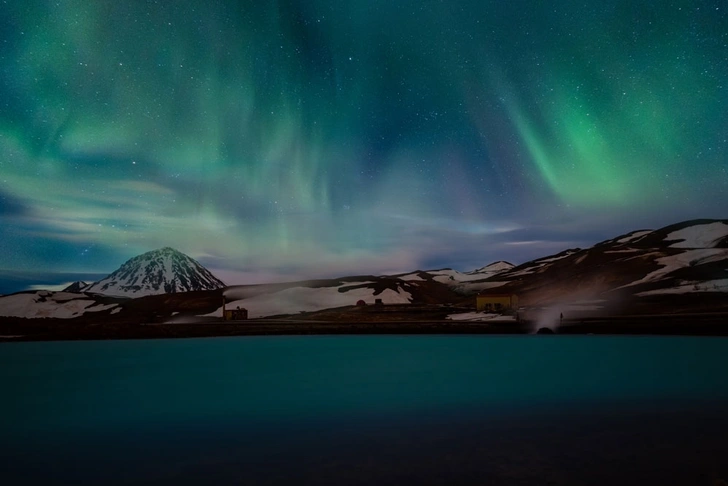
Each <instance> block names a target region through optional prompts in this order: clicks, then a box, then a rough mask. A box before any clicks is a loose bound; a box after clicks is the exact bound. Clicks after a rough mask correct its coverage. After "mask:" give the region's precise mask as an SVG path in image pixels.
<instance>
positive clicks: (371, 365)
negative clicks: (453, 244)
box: [0, 336, 728, 485]
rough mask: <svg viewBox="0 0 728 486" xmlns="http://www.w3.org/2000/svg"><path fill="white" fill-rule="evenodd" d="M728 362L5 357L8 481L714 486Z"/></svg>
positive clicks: (526, 346) (335, 354)
mask: <svg viewBox="0 0 728 486" xmlns="http://www.w3.org/2000/svg"><path fill="white" fill-rule="evenodd" d="M727 365H728V339H725V338H706V337H602V336H513V337H511V336H496V337H494V336H300V337H242V338H219V339H217V338H215V339H183V340H149V341H94V342H48V343H8V344H2V345H0V383H2V387H3V388H2V389H3V398H2V400H1V401H0V434H1V437H2V441H1V442H0V483H1V484H37V483H38V482H45V483H50V484H99V483H100V482H103V483H105V484H139V483H146V484H199V483H201V482H203V483H207V484H230V483H236V484H290V483H297V484H534V485H535V484H549V483H551V484H587V483H589V484H617V483H619V484H646V483H645V482H644V481H646V480H649V481H650V482H652V481H656V480H660V478H662V480H663V481H667V482H664V483H663V484H711V481H712V480H713V479H715V478H718V477H723V478H725V479H728V412H726V411H727V410H728V366H727ZM676 481H679V482H676Z"/></svg>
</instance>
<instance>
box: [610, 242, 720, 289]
mask: <svg viewBox="0 0 728 486" xmlns="http://www.w3.org/2000/svg"><path fill="white" fill-rule="evenodd" d="M726 259H728V249H723V248H704V249H698V250H686V251H684V252H682V253H678V254H676V255H669V256H666V257H662V258H657V259H656V260H655V261H656V262H657V264H659V265H661V268H659V269H657V270H655V271H653V272H650V273H648V274H647V275H645V276H644V277H642V278H641V279H639V280H637V281H634V282H632V283H629V284H627V285H623V286H622V287H620V288H624V287H632V286H634V285H639V284H643V283H648V282H654V281H657V280H661V279H662V278H664V277H666V276H667V275H668V274H669V273H672V272H674V271H675V270H678V269H680V268H685V267H690V266H695V265H701V264H705V263H711V262H716V261H720V260H726Z"/></svg>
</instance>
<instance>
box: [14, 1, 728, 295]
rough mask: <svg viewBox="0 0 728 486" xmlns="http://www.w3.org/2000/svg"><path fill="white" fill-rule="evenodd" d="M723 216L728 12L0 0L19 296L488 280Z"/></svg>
mask: <svg viewBox="0 0 728 486" xmlns="http://www.w3.org/2000/svg"><path fill="white" fill-rule="evenodd" d="M726 208H728V4H726V3H725V1H724V0H716V1H699V0H698V1H694V0H686V1H662V2H655V1H654V0H649V1H645V0H615V1H608V2H605V1H603V0H579V1H574V0H559V1H557V2H544V1H537V0H520V1H517V0H516V1H504V0H472V1H456V0H453V1H428V0H412V1H410V0H396V1H393V0H279V1H273V0H271V1H253V0H250V1H222V0H221V1H219V2H207V1H201V0H197V1H192V0H175V1H167V0H159V1H142V0H127V1H119V0H94V1H89V0H58V1H38V0H4V1H3V0H0V223H1V226H0V231H1V237H0V269H2V271H3V272H5V275H8V274H10V273H13V274H14V275H18V274H21V273H23V272H43V273H46V272H48V273H49V272H89V273H96V272H98V273H104V274H105V273H109V272H111V271H113V270H115V269H116V268H117V267H118V266H119V265H120V264H121V263H123V262H124V261H125V260H126V259H128V258H130V257H132V256H135V255H137V254H139V253H142V252H145V251H149V250H153V249H156V248H160V247H163V246H172V247H175V248H177V249H179V250H180V251H183V252H185V253H187V254H188V255H190V256H192V257H193V258H196V259H198V260H200V261H201V262H202V263H203V264H205V265H206V266H207V267H208V268H210V269H211V270H213V272H214V273H216V274H217V275H218V276H219V277H220V278H222V279H223V280H225V281H226V282H227V283H243V282H247V283H252V282H264V281H273V280H286V279H299V278H309V277H326V276H330V277H333V276H341V275H351V274H367V273H375V274H377V273H385V272H397V271H409V270H414V269H417V268H422V269H426V268H439V267H445V266H449V267H453V268H456V269H458V270H472V269H474V268H477V267H480V266H483V265H485V264H487V263H490V262H492V261H494V260H500V259H504V260H509V261H511V262H513V263H521V262H523V261H526V260H529V259H532V258H535V257H539V256H544V255H548V254H551V253H555V252H558V251H561V250H564V249H566V248H569V247H576V246H580V247H585V246H589V245H592V244H594V243H596V242H598V241H601V240H604V239H607V238H610V237H613V236H617V235H618V234H621V233H625V232H627V231H630V230H634V229H640V228H657V227H660V226H664V225H667V224H670V223H674V222H678V221H682V220H685V219H692V218H725V217H727V216H726ZM18 290H19V289H18Z"/></svg>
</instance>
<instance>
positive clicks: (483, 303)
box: [475, 294, 518, 312]
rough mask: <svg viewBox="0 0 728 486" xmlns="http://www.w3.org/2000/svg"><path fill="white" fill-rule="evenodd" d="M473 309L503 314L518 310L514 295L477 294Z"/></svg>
mask: <svg viewBox="0 0 728 486" xmlns="http://www.w3.org/2000/svg"><path fill="white" fill-rule="evenodd" d="M475 307H476V309H477V310H478V311H485V312H503V311H505V310H509V309H516V308H518V296H517V295H516V294H479V295H478V296H477V297H476V298H475Z"/></svg>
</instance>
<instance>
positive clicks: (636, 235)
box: [616, 230, 652, 244]
mask: <svg viewBox="0 0 728 486" xmlns="http://www.w3.org/2000/svg"><path fill="white" fill-rule="evenodd" d="M650 233H652V230H639V231H633V232H632V233H629V234H628V235H627V236H625V237H623V238H620V239H618V240H617V241H616V243H622V244H624V243H633V242H636V241H637V240H639V239H640V238H642V237H643V236H647V235H648V234H650Z"/></svg>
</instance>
